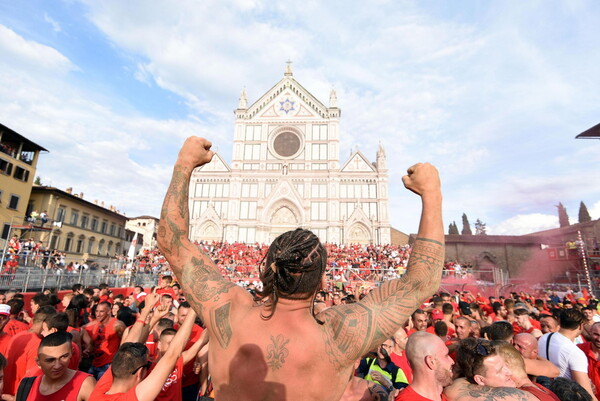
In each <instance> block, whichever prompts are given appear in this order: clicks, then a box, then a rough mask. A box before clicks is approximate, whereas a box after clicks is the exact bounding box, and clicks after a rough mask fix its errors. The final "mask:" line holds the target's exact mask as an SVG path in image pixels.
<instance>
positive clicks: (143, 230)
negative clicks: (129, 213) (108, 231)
mask: <svg viewBox="0 0 600 401" xmlns="http://www.w3.org/2000/svg"><path fill="white" fill-rule="evenodd" d="M158 222H159V220H158V219H157V218H156V217H152V216H139V217H132V218H130V219H129V220H127V223H126V224H125V228H126V229H127V230H130V231H132V232H133V233H137V234H138V237H137V243H138V245H139V246H138V248H139V249H154V248H155V247H156V233H157V231H158Z"/></svg>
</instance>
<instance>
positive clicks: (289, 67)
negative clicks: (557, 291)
mask: <svg viewBox="0 0 600 401" xmlns="http://www.w3.org/2000/svg"><path fill="white" fill-rule="evenodd" d="M285 63H286V64H287V65H286V66H285V73H284V74H283V75H285V76H286V77H291V76H292V75H294V73H293V72H292V60H290V59H288V61H286V62H285Z"/></svg>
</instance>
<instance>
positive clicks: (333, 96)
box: [329, 88, 337, 108]
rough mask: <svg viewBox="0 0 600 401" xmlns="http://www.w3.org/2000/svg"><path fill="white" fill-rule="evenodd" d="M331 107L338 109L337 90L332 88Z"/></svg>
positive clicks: (330, 95)
mask: <svg viewBox="0 0 600 401" xmlns="http://www.w3.org/2000/svg"><path fill="white" fill-rule="evenodd" d="M329 107H330V108H336V107H337V94H336V93H335V89H333V88H331V93H330V94H329Z"/></svg>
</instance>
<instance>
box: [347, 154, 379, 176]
mask: <svg viewBox="0 0 600 401" xmlns="http://www.w3.org/2000/svg"><path fill="white" fill-rule="evenodd" d="M341 171H342V172H352V173H356V172H368V173H372V172H375V168H374V167H373V165H372V164H371V163H370V162H369V161H368V160H367V158H366V157H364V156H363V154H362V153H360V152H359V151H356V152H355V153H354V154H353V155H352V156H350V159H348V161H347V162H346V163H345V164H344V166H343V167H342V170H341Z"/></svg>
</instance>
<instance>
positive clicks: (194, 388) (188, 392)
mask: <svg viewBox="0 0 600 401" xmlns="http://www.w3.org/2000/svg"><path fill="white" fill-rule="evenodd" d="M191 310H192V307H191V305H190V304H189V303H188V302H182V303H181V304H180V305H179V308H178V309H177V316H176V319H177V324H175V325H174V326H173V328H174V329H175V330H177V329H179V327H180V326H182V325H183V322H184V321H185V319H186V317H187V315H188V314H189V313H190V311H191ZM203 331H204V329H203V328H202V327H200V326H198V325H197V324H195V323H194V326H193V327H192V334H191V335H190V339H189V340H188V342H187V344H186V345H185V349H186V350H188V349H190V347H191V346H192V345H193V344H194V343H195V342H196V341H198V340H199V339H200V336H201V335H202V332H203ZM198 390H199V379H198V375H197V374H194V361H193V360H191V361H189V362H187V363H186V364H185V366H184V367H183V395H184V398H186V397H190V398H193V397H195V396H196V395H198Z"/></svg>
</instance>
